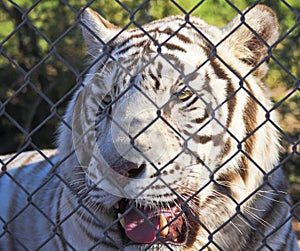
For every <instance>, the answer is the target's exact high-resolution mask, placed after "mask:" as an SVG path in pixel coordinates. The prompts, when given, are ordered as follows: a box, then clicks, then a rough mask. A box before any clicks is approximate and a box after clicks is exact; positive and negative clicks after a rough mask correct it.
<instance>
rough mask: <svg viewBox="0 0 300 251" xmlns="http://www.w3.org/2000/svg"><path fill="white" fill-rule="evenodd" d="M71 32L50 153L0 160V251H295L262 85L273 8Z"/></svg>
mask: <svg viewBox="0 0 300 251" xmlns="http://www.w3.org/2000/svg"><path fill="white" fill-rule="evenodd" d="M243 20H245V22H244V21H243ZM81 23H82V26H83V35H84V39H85V41H86V44H87V46H88V48H89V53H90V54H91V56H92V62H91V67H90V68H89V70H88V74H87V75H86V78H85V80H84V87H81V88H80V89H79V90H78V91H77V92H76V94H75V95H74V97H73V99H72V101H71V102H70V104H69V106H68V109H67V112H66V115H65V122H64V123H62V125H61V127H60V135H59V139H58V152H56V150H53V151H43V152H28V153H22V154H20V155H14V154H12V155H7V156H4V157H2V158H1V163H2V172H1V179H0V191H1V199H0V201H1V202H0V203H1V209H0V226H1V229H2V230H1V231H0V250H101V251H103V250H104V251H109V250H125V251H136V250H162V251H164V250H193V251H194V250H210V251H213V250H228V251H229V250H235V251H238V250H288V251H290V250H298V247H297V243H296V238H295V235H294V232H293V230H292V227H291V217H292V215H291V212H290V211H291V208H290V206H291V204H290V200H289V196H288V194H287V185H286V182H285V179H284V177H283V174H282V171H281V169H280V167H279V166H277V164H278V148H279V141H278V135H277V133H276V127H275V126H274V124H277V119H276V114H275V112H274V111H273V110H272V103H271V102H270V99H269V97H268V95H267V91H266V89H265V88H264V85H263V83H262V78H263V77H264V76H265V74H266V72H267V60H268V58H269V57H270V55H271V49H272V48H273V47H274V44H275V43H276V41H277V39H278V36H279V31H278V24H277V18H276V15H275V14H274V12H273V11H272V10H271V9H270V8H268V7H266V6H264V5H256V6H255V7H254V8H251V9H247V10H245V11H244V14H243V15H242V16H241V15H238V16H237V17H236V18H234V19H233V20H232V22H230V23H229V24H228V25H227V26H226V27H225V28H223V29H219V28H216V27H213V26H209V25H207V24H206V23H204V22H203V21H202V20H200V19H198V18H195V17H183V16H171V17H167V18H164V19H161V20H158V21H154V22H151V23H149V24H146V25H144V26H142V28H134V29H128V30H125V29H121V28H118V27H116V26H114V25H112V24H111V23H109V22H108V21H106V20H105V19H104V18H102V17H101V16H100V15H99V14H98V13H96V12H94V11H93V10H91V9H89V8H87V9H85V10H83V13H82V16H81ZM44 159H46V160H44ZM42 160H44V161H42Z"/></svg>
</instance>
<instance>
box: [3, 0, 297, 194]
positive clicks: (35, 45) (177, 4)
mask: <svg viewBox="0 0 300 251" xmlns="http://www.w3.org/2000/svg"><path fill="white" fill-rule="evenodd" d="M87 3H88V1H83V0H70V1H66V0H61V1H58V0H53V1H50V0H44V1H40V2H39V1H33V0H15V1H6V0H0V27H1V28H0V87H1V88H0V100H1V102H2V103H3V104H5V106H4V108H3V109H1V111H0V115H2V116H1V117H0V137H1V144H0V153H7V152H12V151H16V150H18V149H31V148H33V147H34V146H38V147H40V148H49V147H54V145H55V144H54V142H55V134H56V131H57V124H58V123H59V122H60V121H61V120H62V115H63V113H64V108H65V105H66V103H67V101H68V100H69V99H70V97H71V95H72V93H73V90H74V89H75V88H76V83H80V80H81V79H82V76H83V72H84V67H85V62H86V56H85V45H84V44H83V41H82V38H81V34H80V33H81V32H80V29H79V25H77V24H76V19H77V17H78V11H79V10H80V8H82V7H84V6H86V5H87ZM255 3H262V4H266V5H268V6H270V7H271V8H272V9H274V11H275V12H276V13H277V15H278V19H279V24H280V28H281V34H282V37H281V38H282V40H281V41H280V43H279V44H278V46H277V50H275V52H274V54H273V55H274V58H275V60H274V59H271V60H270V71H269V74H268V76H267V77H266V79H265V82H266V84H267V85H268V86H269V87H270V89H271V94H272V97H273V99H274V101H275V102H278V103H277V106H276V110H277V111H279V113H280V116H281V127H282V128H283V132H284V133H282V135H281V137H282V145H283V147H282V159H283V160H284V161H285V169H286V171H287V173H288V175H289V178H290V181H291V182H292V183H293V184H300V170H299V169H300V161H299V159H300V158H299V151H300V146H299V144H298V145H296V144H297V143H299V138H300V137H299V135H300V109H299V106H300V105H299V104H300V90H299V77H300V67H299V62H300V26H299V23H300V14H299V12H300V1H299V0H285V1H281V0H262V1H254V0H231V1H227V0H202V1H200V0H189V1H185V0H176V1H167V0H163V1H162V0H151V1H144V0H136V1H133V0H123V1H111V0H101V1H100V0H99V1H94V2H93V3H91V4H89V5H90V7H92V8H93V9H95V10H97V11H98V12H99V13H100V14H102V15H103V16H104V17H105V18H106V19H108V20H109V21H111V22H113V23H115V24H116V25H118V26H120V27H125V25H130V26H131V27H133V26H134V24H132V22H131V21H132V20H134V21H135V22H137V23H139V24H143V23H145V22H148V21H151V20H155V19H158V18H161V17H165V16H168V15H174V14H187V13H188V14H191V15H194V16H198V17H201V18H202V19H203V20H205V21H206V22H207V23H209V24H212V25H216V26H218V27H223V26H225V25H226V24H227V23H228V22H229V21H230V20H231V19H232V18H233V17H234V16H235V15H237V13H238V11H240V10H243V9H245V8H246V7H247V6H251V5H253V4H255ZM297 18H298V19H297ZM276 61H277V62H276ZM278 62H280V64H278ZM41 93H44V97H42V96H41V95H40V94H41ZM62 97H63V99H62ZM22 128H23V129H22ZM297 151H298V153H297ZM297 167H298V168H297ZM297 191H300V189H299V190H297ZM297 191H296V192H297ZM299 198H300V196H299Z"/></svg>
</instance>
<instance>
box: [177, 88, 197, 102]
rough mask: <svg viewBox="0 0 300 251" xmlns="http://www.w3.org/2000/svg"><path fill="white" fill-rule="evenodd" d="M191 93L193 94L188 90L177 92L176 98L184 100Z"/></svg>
mask: <svg viewBox="0 0 300 251" xmlns="http://www.w3.org/2000/svg"><path fill="white" fill-rule="evenodd" d="M192 95H193V93H192V92H191V91H190V90H184V91H181V92H179V93H178V94H177V98H178V99H180V100H182V101H185V100H187V99H189V98H190V97H191V96H192Z"/></svg>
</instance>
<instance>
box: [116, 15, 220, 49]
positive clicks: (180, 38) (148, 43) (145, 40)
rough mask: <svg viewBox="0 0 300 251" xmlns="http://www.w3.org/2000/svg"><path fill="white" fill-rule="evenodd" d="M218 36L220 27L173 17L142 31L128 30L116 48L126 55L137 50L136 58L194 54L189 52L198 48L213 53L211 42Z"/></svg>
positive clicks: (200, 21) (148, 26) (141, 29)
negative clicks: (146, 54)
mask: <svg viewBox="0 0 300 251" xmlns="http://www.w3.org/2000/svg"><path fill="white" fill-rule="evenodd" d="M200 30H201V32H200ZM216 33H218V29H216V27H213V26H210V25H207V24H206V23H205V22H204V21H202V20H199V19H197V18H193V17H191V18H190V20H189V22H187V21H186V20H185V19H184V17H183V16H171V17H168V18H165V19H162V20H158V21H153V22H151V23H148V24H145V25H143V26H142V28H133V29H130V30H127V32H125V33H124V36H123V38H122V39H120V40H119V41H118V42H117V43H116V44H115V46H114V47H115V48H114V52H116V53H117V54H124V53H126V52H129V51H130V49H132V48H134V50H133V51H132V52H133V53H134V54H138V53H139V52H142V53H162V52H163V51H166V50H167V51H168V50H172V51H175V52H181V53H186V52H188V51H191V50H189V48H191V49H192V50H195V49H196V47H195V46H198V47H200V48H202V49H203V50H205V51H207V50H209V49H211V48H210V46H208V42H207V38H209V39H211V40H212V41H213V40H214V39H213V37H214V36H215V35H216ZM189 46H192V47H189ZM208 53H209V52H206V54H208Z"/></svg>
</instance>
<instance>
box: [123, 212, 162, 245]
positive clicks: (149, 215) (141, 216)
mask: <svg viewBox="0 0 300 251" xmlns="http://www.w3.org/2000/svg"><path fill="white" fill-rule="evenodd" d="M138 211H139V212H138ZM161 217H164V216H163V215H162V216H161V215H157V214H156V215H153V211H151V210H145V209H140V208H139V209H138V210H135V209H132V210H131V211H130V212H129V213H128V214H126V216H125V217H124V229H125V232H126V235H127V237H128V238H129V239H130V240H132V241H134V242H136V243H150V242H152V241H154V240H155V238H156V233H157V230H158V229H160V228H161V227H163V226H160V224H161V220H160V219H161Z"/></svg>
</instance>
